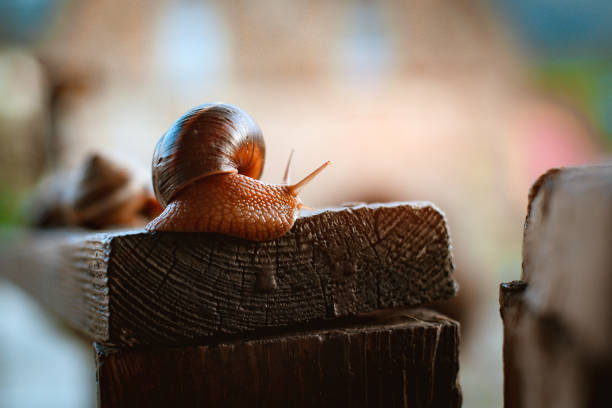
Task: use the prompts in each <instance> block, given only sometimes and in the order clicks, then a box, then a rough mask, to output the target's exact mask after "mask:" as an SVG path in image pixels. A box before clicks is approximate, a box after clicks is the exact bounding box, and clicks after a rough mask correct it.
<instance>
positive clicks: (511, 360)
mask: <svg viewBox="0 0 612 408" xmlns="http://www.w3.org/2000/svg"><path fill="white" fill-rule="evenodd" d="M526 287H527V285H526V284H525V282H522V281H513V282H509V283H502V284H501V285H500V290H499V305H500V306H499V310H500V314H501V318H502V321H503V323H504V346H503V359H504V408H520V407H521V406H522V405H521V404H522V399H523V394H522V388H521V384H520V377H521V375H522V372H521V369H520V367H517V365H516V364H517V361H518V356H517V355H516V353H517V352H518V350H517V341H519V340H518V339H517V336H518V333H517V327H519V325H520V323H521V317H522V316H523V313H524V312H523V307H524V306H523V305H524V304H523V294H524V292H525V288H526Z"/></svg>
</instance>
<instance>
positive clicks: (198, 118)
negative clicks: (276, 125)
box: [152, 103, 265, 206]
mask: <svg viewBox="0 0 612 408" xmlns="http://www.w3.org/2000/svg"><path fill="white" fill-rule="evenodd" d="M264 160H265V144H264V141H263V136H262V133H261V130H260V129H259V126H257V124H256V123H255V121H254V120H253V118H251V116H250V115H249V114H247V113H246V112H244V111H243V110H242V109H240V108H238V107H236V106H232V105H229V104H224V103H213V104H205V105H200V106H198V107H196V108H194V109H192V110H191V111H189V112H187V113H186V114H184V115H183V116H181V117H180V118H179V119H178V120H177V121H176V122H175V123H174V124H173V125H172V126H171V127H170V129H168V131H167V132H166V133H165V134H164V135H163V136H162V138H161V139H160V140H159V142H158V143H157V146H156V147H155V152H154V153H153V163H152V172H153V186H154V190H155V195H156V197H157V199H158V200H159V202H160V203H161V204H162V205H163V206H166V205H167V204H168V203H169V202H170V201H171V200H172V198H173V197H175V196H176V195H177V194H178V193H179V192H180V191H181V190H183V189H184V188H185V187H187V186H188V185H190V184H192V183H194V182H196V181H197V180H199V179H202V178H204V177H207V176H211V175H214V174H227V173H239V174H243V175H245V176H248V177H251V178H254V179H258V178H259V177H260V176H261V172H262V170H263V164H264Z"/></svg>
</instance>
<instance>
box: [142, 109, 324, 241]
mask: <svg viewBox="0 0 612 408" xmlns="http://www.w3.org/2000/svg"><path fill="white" fill-rule="evenodd" d="M291 157H292V155H290V156H289V161H288V162H287V168H286V170H285V176H284V180H283V183H282V184H269V183H266V182H263V181H260V180H258V179H259V177H260V175H261V172H262V170H263V164H264V159H265V145H264V141H263V136H262V133H261V130H260V129H259V126H257V124H256V123H255V121H254V120H253V118H251V116H249V115H248V114H247V113H246V112H244V111H243V110H241V109H240V108H237V107H235V106H232V105H228V104H223V103H213V104H205V105H201V106H198V107H196V108H194V109H192V110H191V111H189V112H187V113H186V114H184V115H183V116H182V117H180V118H179V119H178V120H177V121H176V122H175V123H174V124H173V125H172V126H171V127H170V129H169V130H168V131H167V132H166V133H165V134H164V135H163V136H162V137H161V139H160V140H159V142H158V143H157V146H156V147H155V151H154V153H153V163H152V173H153V187H154V191H155V196H156V197H157V199H158V201H159V202H160V203H161V205H162V206H164V207H165V208H164V210H163V212H162V213H161V214H160V215H159V216H158V217H157V218H155V219H154V220H153V221H151V222H150V223H149V224H148V225H147V226H146V229H147V230H148V231H178V232H212V233H219V234H224V235H231V236H234V237H238V238H244V239H248V240H253V241H267V240H271V239H274V238H277V237H279V236H281V235H283V234H285V233H286V232H287V231H289V230H290V229H291V227H292V226H293V223H294V222H295V220H296V218H297V215H298V213H299V209H300V208H304V207H305V206H304V205H303V204H302V202H301V200H300V198H299V196H298V193H299V191H300V190H301V189H302V188H303V187H304V186H305V185H306V184H307V183H308V182H310V181H311V180H312V179H313V178H314V177H315V176H316V175H317V174H319V173H320V172H321V171H322V170H323V169H324V168H325V167H327V166H328V165H329V164H330V162H329V161H328V162H326V163H324V164H323V165H321V166H320V167H319V168H318V169H316V170H315V171H313V172H312V173H310V174H309V175H308V176H306V177H305V178H304V179H302V180H301V181H299V182H298V183H295V184H289V167H290V165H291Z"/></svg>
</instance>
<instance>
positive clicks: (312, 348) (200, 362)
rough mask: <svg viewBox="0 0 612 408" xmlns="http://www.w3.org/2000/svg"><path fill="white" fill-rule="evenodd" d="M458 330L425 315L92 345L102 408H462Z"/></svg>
mask: <svg viewBox="0 0 612 408" xmlns="http://www.w3.org/2000/svg"><path fill="white" fill-rule="evenodd" d="M458 347H459V325H458V323H457V322H455V321H453V320H450V319H448V318H446V317H444V316H442V315H439V314H437V313H435V312H432V311H428V310H426V309H414V310H406V311H396V312H394V313H393V314H391V315H389V314H387V313H384V314H381V313H377V314H376V315H373V316H370V317H369V318H368V319H366V320H365V321H361V322H354V323H353V324H345V325H343V326H341V327H337V328H328V329H324V330H316V331H310V332H301V333H299V332H298V333H292V334H285V335H283V336H271V337H266V338H258V339H252V340H248V341H244V342H239V343H229V342H228V343H221V344H216V345H209V346H181V347H172V348H153V349H108V348H104V347H100V346H97V347H96V355H97V361H96V362H97V378H98V398H99V405H100V406H101V407H139V406H142V407H145V406H146V407H170V406H172V407H221V406H227V407H229V406H236V407H459V406H460V405H461V392H460V388H459V384H458V381H457V372H458Z"/></svg>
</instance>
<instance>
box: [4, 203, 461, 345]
mask: <svg viewBox="0 0 612 408" xmlns="http://www.w3.org/2000/svg"><path fill="white" fill-rule="evenodd" d="M2 249H3V251H2V252H3V255H2V269H3V272H4V273H5V274H7V275H9V276H10V277H11V278H12V279H13V280H15V281H16V282H18V283H19V284H20V285H21V286H23V287H24V288H25V289H26V290H28V291H29V292H30V293H32V294H33V295H34V296H35V297H36V298H37V299H39V300H41V301H42V302H43V303H44V304H45V305H47V306H48V307H49V308H50V309H51V310H52V311H54V312H56V313H58V314H59V315H60V317H62V318H64V319H65V320H67V321H68V322H69V323H70V324H71V325H72V326H73V327H75V328H76V329H77V330H80V331H81V332H83V333H85V334H86V335H87V336H88V337H90V338H92V339H94V340H96V341H98V342H100V343H105V344H116V345H137V344H186V343H197V342H201V341H204V339H206V338H207V337H209V336H218V335H225V334H235V333H244V332H249V331H253V330H257V329H265V328H273V327H283V326H291V325H303V324H305V323H306V322H312V321H318V320H325V319H331V318H338V317H343V316H349V315H353V314H355V313H361V312H367V311H372V310H377V309H381V308H389V307H404V306H412V305H418V304H421V303H424V302H429V301H433V300H441V299H447V298H450V297H451V296H453V295H454V294H455V291H456V289H457V285H456V283H455V281H454V280H453V278H452V275H451V272H452V270H453V261H452V256H451V251H450V243H449V236H448V231H447V227H446V222H445V219H444V216H443V214H442V213H441V212H440V211H439V210H437V209H436V208H435V207H434V206H432V205H430V204H427V203H392V204H385V205H369V206H364V205H361V206H356V207H351V208H346V207H343V208H337V209H327V210H322V211H317V212H311V213H308V214H305V215H304V216H302V217H300V218H299V219H298V220H297V221H296V223H295V226H294V227H293V229H292V230H291V231H290V232H289V233H288V234H286V235H284V236H283V237H281V238H279V239H277V240H274V241H269V242H251V241H244V240H240V239H236V238H231V237H224V236H219V235H212V234H188V233H146V232H143V231H126V232H110V233H97V234H93V233H86V232H80V233H79V232H63V233H62V232H58V233H34V234H26V235H25V236H22V237H21V238H20V239H12V242H11V243H10V244H8V245H3V248H2Z"/></svg>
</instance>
